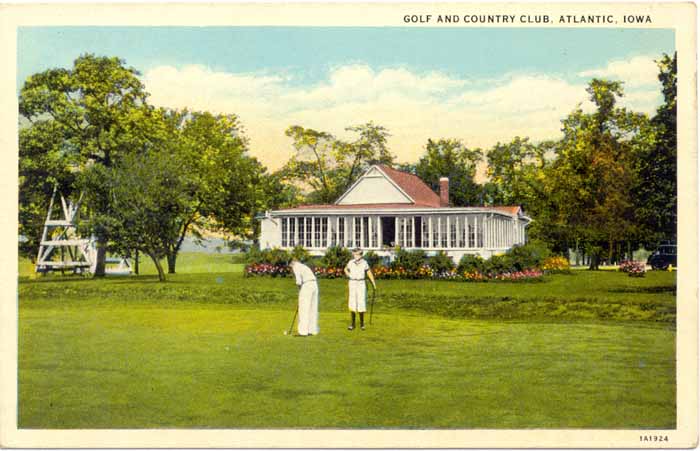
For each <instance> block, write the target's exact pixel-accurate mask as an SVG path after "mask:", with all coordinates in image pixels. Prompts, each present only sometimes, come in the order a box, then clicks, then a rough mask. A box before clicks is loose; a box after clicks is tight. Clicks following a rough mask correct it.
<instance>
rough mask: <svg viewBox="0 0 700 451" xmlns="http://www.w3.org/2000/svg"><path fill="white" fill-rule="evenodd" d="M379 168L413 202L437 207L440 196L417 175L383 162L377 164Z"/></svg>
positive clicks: (422, 205)
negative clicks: (398, 169)
mask: <svg viewBox="0 0 700 451" xmlns="http://www.w3.org/2000/svg"><path fill="white" fill-rule="evenodd" d="M376 167H378V168H379V170H380V171H382V172H383V173H384V174H385V175H386V176H387V177H389V178H390V179H391V181H392V182H394V183H395V184H396V185H397V186H398V187H399V188H401V189H402V190H403V191H404V192H405V193H406V194H408V196H410V197H411V199H412V200H413V204H414V205H416V206H420V207H439V206H440V196H438V195H437V194H435V191H433V190H432V189H430V187H429V186H428V185H426V184H425V182H424V181H423V180H421V179H420V178H419V177H418V176H415V175H413V174H409V173H408V172H403V171H397V170H396V169H394V168H392V167H390V166H387V165H385V164H378V165H376Z"/></svg>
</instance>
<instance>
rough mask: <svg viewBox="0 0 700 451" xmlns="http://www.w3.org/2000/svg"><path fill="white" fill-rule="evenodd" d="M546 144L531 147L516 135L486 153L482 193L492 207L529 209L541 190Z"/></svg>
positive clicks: (526, 140)
mask: <svg viewBox="0 0 700 451" xmlns="http://www.w3.org/2000/svg"><path fill="white" fill-rule="evenodd" d="M548 147H549V143H544V144H542V145H539V146H538V145H535V144H532V143H530V141H529V139H528V138H521V137H519V136H516V137H515V138H513V140H512V141H511V142H509V143H500V142H499V143H497V144H496V145H495V146H493V147H492V148H491V149H489V150H488V151H487V152H486V159H487V162H488V168H487V171H486V172H487V175H488V176H489V182H488V183H487V187H486V192H487V193H488V194H489V202H490V203H492V204H495V205H521V206H523V208H524V209H525V210H528V211H529V210H531V209H532V207H533V206H534V205H535V204H537V202H538V199H539V194H540V191H541V187H540V185H541V182H542V178H543V177H542V171H543V169H544V167H545V166H546V164H547V160H546V153H547V150H548Z"/></svg>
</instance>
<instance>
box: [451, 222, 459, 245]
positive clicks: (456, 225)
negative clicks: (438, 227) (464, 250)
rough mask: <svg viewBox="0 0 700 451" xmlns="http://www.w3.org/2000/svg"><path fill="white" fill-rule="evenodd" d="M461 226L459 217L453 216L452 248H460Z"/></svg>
mask: <svg viewBox="0 0 700 451" xmlns="http://www.w3.org/2000/svg"><path fill="white" fill-rule="evenodd" d="M458 226H459V217H458V216H453V217H451V218H450V247H459V241H457V230H458Z"/></svg>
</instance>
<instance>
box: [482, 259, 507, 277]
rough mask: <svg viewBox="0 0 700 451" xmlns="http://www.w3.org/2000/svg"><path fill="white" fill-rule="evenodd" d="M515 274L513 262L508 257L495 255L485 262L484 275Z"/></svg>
mask: <svg viewBox="0 0 700 451" xmlns="http://www.w3.org/2000/svg"><path fill="white" fill-rule="evenodd" d="M506 272H513V265H512V260H511V259H510V258H509V257H508V256H507V255H493V256H492V257H491V258H489V259H488V260H486V261H485V262H484V273H485V274H490V275H496V274H503V273H506Z"/></svg>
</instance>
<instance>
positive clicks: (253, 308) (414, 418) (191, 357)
mask: <svg viewBox="0 0 700 451" xmlns="http://www.w3.org/2000/svg"><path fill="white" fill-rule="evenodd" d="M230 262H231V259H230V257H229V256H225V255H213V256H212V255H197V254H183V256H182V258H181V259H180V262H179V265H180V266H179V269H180V271H182V274H177V275H173V276H171V277H170V281H169V282H168V283H165V284H160V283H157V282H156V281H155V279H154V277H153V276H149V275H145V276H140V277H138V278H137V277H132V278H108V279H106V280H91V279H83V278H65V279H64V278H60V277H43V278H38V279H33V278H31V277H30V276H28V275H27V273H25V274H24V275H22V276H21V277H20V289H19V290H20V293H19V297H20V311H19V314H20V321H19V327H20V329H19V345H20V347H19V400H20V402H19V425H20V427H23V428H141V427H212V428H217V427H218V428H249V427H264V428H270V427H273V428H286V427H321V428H324V427H328V428H330V427H342V428H346V427H350V428H353V427H385V428H386V427H388V428H399V427H400V428H641V427H650V428H673V427H674V426H675V332H674V330H675V325H674V321H675V301H674V293H673V290H674V287H675V280H674V274H670V273H651V274H649V275H648V276H647V277H646V278H644V279H632V278H629V277H626V276H625V275H623V274H619V273H589V272H577V273H576V274H575V275H571V276H552V277H549V278H547V279H546V281H545V282H541V283H530V284H502V283H501V284H496V283H493V284H491V283H487V284H466V283H458V282H457V283H452V282H420V281H405V282H400V281H381V282H380V289H381V291H380V293H381V295H380V298H379V300H378V303H377V305H376V310H375V317H374V325H373V327H370V328H368V330H366V331H364V332H360V331H355V332H348V331H346V330H345V325H346V321H347V314H346V312H345V306H344V303H345V299H344V296H345V283H344V282H343V281H342V280H324V281H321V335H319V336H318V337H313V338H294V337H289V336H284V335H283V334H282V332H283V330H285V329H287V327H289V321H290V320H291V316H292V314H293V311H294V305H295V296H296V289H295V288H294V286H293V283H292V281H291V280H290V279H246V278H243V277H242V275H241V271H240V270H241V266H240V265H236V264H232V263H230ZM142 270H144V271H146V272H148V271H149V268H148V266H147V265H144V266H143V267H142ZM504 305H505V306H508V307H507V308H505V307H504ZM474 306H478V308H476V307H474ZM610 311H612V312H613V313H609V314H604V313H605V312H610ZM426 312H428V313H429V314H425V313H426ZM557 312H558V313H557ZM567 312H568V313H567ZM615 312H616V313H615ZM555 313H556V314H555ZM645 315H646V316H645ZM484 318H486V319H484ZM513 318H516V319H517V321H513V320H512V319H513ZM495 319H498V320H495ZM509 319H511V320H509Z"/></svg>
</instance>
